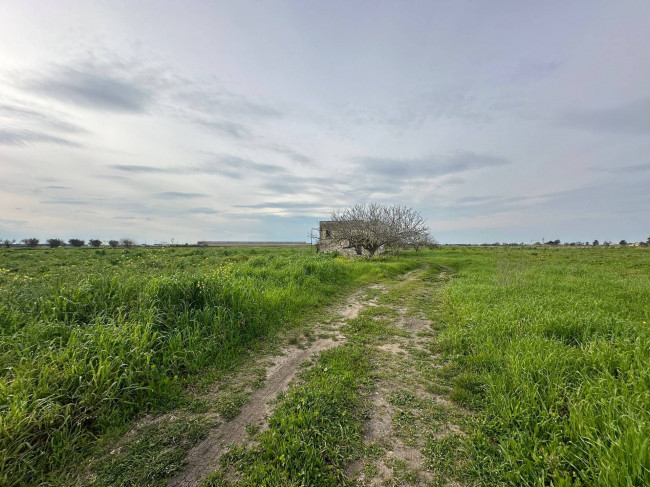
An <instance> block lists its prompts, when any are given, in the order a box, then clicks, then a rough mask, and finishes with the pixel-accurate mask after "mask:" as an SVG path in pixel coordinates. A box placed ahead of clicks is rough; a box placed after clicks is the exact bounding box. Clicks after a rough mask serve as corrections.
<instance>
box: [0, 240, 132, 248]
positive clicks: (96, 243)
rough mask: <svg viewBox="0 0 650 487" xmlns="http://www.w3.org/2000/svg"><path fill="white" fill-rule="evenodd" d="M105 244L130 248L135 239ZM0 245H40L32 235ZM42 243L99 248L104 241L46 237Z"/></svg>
mask: <svg viewBox="0 0 650 487" xmlns="http://www.w3.org/2000/svg"><path fill="white" fill-rule="evenodd" d="M106 244H107V245H108V246H109V247H120V246H121V247H126V248H130V247H133V246H134V245H136V241H135V240H133V239H132V238H122V239H120V240H108V241H107V242H106ZM2 245H3V246H4V247H7V248H9V247H12V246H14V245H22V246H26V247H38V246H39V245H41V241H40V239H38V238H35V237H32V238H24V239H22V240H21V241H20V244H17V243H16V240H15V239H14V240H9V239H5V240H3V241H2ZM44 245H47V246H48V247H50V248H52V249H55V248H57V247H66V246H69V247H87V246H88V247H94V248H99V247H101V246H102V245H104V242H103V241H102V240H100V239H98V238H91V239H89V240H88V242H87V243H86V241H85V240H81V239H78V238H71V239H69V240H68V241H67V243H66V242H65V241H64V240H63V239H61V238H48V239H47V240H46V241H45V244H44Z"/></svg>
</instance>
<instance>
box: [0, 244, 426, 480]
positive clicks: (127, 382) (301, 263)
mask: <svg viewBox="0 0 650 487" xmlns="http://www.w3.org/2000/svg"><path fill="white" fill-rule="evenodd" d="M413 265H414V263H413V262H408V261H404V260H401V261H398V260H391V259H384V260H383V261H378V262H362V261H359V262H351V261H348V260H344V259H336V258H333V257H332V256H326V255H314V254H308V253H305V252H299V251H295V250H294V251H257V250H254V249H253V250H245V251H240V252H239V253H237V252H236V251H235V252H233V251H232V250H211V249H204V250H185V249H183V250H178V249H163V250H155V251H143V250H137V251H124V252H123V251H121V250H110V251H78V250H77V251H75V250H70V249H57V250H55V251H15V250H14V251H3V252H2V253H0V269H1V270H0V299H1V300H2V301H0V333H1V335H0V366H1V368H2V371H1V372H0V374H1V376H0V484H2V485H26V484H35V483H38V482H39V481H41V480H43V479H45V478H47V475H48V473H49V472H52V471H56V470H57V469H60V468H62V467H64V466H65V465H67V464H69V463H70V462H71V461H72V460H73V459H75V458H77V457H78V455H79V454H80V452H82V451H83V450H84V449H85V448H86V447H88V446H89V445H91V444H92V442H93V441H94V440H95V439H96V438H97V437H100V436H101V435H102V434H104V433H105V432H106V431H108V430H110V429H111V428H114V427H116V426H119V425H121V424H124V422H125V421H128V420H129V419H130V418H133V417H134V416H136V415H137V414H140V413H141V412H142V411H146V410H151V409H154V408H165V407H168V406H170V405H172V404H174V402H175V401H177V400H178V398H179V397H180V396H181V394H182V390H183V384H184V381H185V380H186V379H188V378H189V379H191V378H192V377H193V376H194V375H196V374H197V373H198V372H200V371H201V370H202V369H204V368H205V367H215V366H216V367H227V366H228V365H229V364H231V363H232V362H233V361H235V360H236V359H237V357H238V356H239V355H240V354H241V352H242V350H243V349H244V348H245V347H246V346H248V345H249V344H250V343H251V342H252V341H253V340H255V339H258V338H260V337H263V336H265V335H268V334H270V333H273V332H274V331H275V330H277V329H279V328H281V327H283V326H288V325H290V324H291V323H292V322H294V321H295V320H297V319H299V318H300V317H301V316H303V315H304V313H305V312H309V311H313V310H315V309H318V307H320V306H322V305H324V304H325V303H327V302H328V301H329V300H331V298H332V296H334V295H335V294H336V293H338V292H340V291H341V290H342V289H345V288H347V287H349V286H351V285H354V284H355V283H358V282H360V281H362V280H364V279H370V278H374V277H378V276H381V275H382V274H393V273H397V272H403V271H404V270H406V269H407V268H409V267H413ZM53 269H55V270H57V271H58V272H53V271H52V270H53Z"/></svg>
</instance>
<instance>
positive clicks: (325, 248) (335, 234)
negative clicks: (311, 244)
mask: <svg viewBox="0 0 650 487" xmlns="http://www.w3.org/2000/svg"><path fill="white" fill-rule="evenodd" d="M359 224H362V223H361V222H359ZM340 225H341V223H340V222H334V221H322V222H319V234H318V245H317V247H316V248H317V250H318V252H324V253H330V252H339V253H341V254H345V255H369V252H368V251H367V250H366V249H364V248H363V247H361V246H359V247H351V246H350V243H349V242H348V241H347V240H341V238H340V233H339V231H338V229H339V227H340ZM381 252H383V248H382V249H380V250H379V251H377V253H381Z"/></svg>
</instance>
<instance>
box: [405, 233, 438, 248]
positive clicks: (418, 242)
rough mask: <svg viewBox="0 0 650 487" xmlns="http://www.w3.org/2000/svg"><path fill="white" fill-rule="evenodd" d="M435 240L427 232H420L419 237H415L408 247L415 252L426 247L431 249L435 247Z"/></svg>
mask: <svg viewBox="0 0 650 487" xmlns="http://www.w3.org/2000/svg"><path fill="white" fill-rule="evenodd" d="M437 243H438V242H436V239H435V238H433V237H432V236H431V234H430V233H429V232H428V231H425V232H422V233H421V234H420V235H416V236H415V237H414V238H413V239H412V240H411V241H410V242H409V245H410V246H411V247H413V248H414V249H415V251H416V252H418V251H419V250H420V248H421V247H428V248H430V249H432V248H433V247H435V246H436V245H437Z"/></svg>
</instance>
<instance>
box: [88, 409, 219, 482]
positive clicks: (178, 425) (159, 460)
mask: <svg viewBox="0 0 650 487" xmlns="http://www.w3.org/2000/svg"><path fill="white" fill-rule="evenodd" d="M208 431H209V425H207V424H205V423H204V422H202V421H200V420H197V419H191V418H166V419H164V420H162V421H159V422H157V423H155V424H153V425H151V426H149V427H147V428H146V430H145V431H143V432H142V433H141V434H140V435H138V438H137V440H133V441H132V442H131V443H130V444H128V445H125V446H124V448H123V449H122V450H121V451H120V452H117V453H113V454H111V455H109V456H108V457H107V458H106V459H104V460H103V461H102V464H101V465H99V466H98V471H99V475H98V476H97V477H95V478H94V479H92V480H91V481H90V482H89V484H90V485H91V486H93V487H101V486H114V485H120V486H123V487H140V486H142V485H148V486H163V485H165V484H166V479H167V478H169V477H170V476H171V475H173V474H174V473H176V472H179V471H180V469H181V468H182V466H183V463H184V460H185V453H186V451H187V449H188V448H190V447H191V446H193V445H195V444H197V443H198V442H199V441H201V440H202V439H203V438H205V436H206V435H207V432H208Z"/></svg>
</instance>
